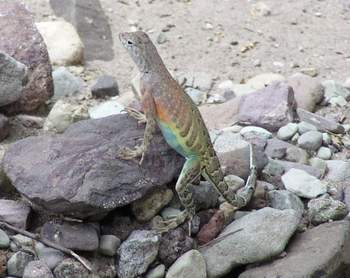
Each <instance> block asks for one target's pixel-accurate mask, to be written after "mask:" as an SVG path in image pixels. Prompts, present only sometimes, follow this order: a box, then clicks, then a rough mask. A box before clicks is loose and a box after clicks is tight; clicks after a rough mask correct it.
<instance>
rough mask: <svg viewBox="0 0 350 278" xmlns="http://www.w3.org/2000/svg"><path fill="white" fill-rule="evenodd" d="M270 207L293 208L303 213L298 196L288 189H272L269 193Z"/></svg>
mask: <svg viewBox="0 0 350 278" xmlns="http://www.w3.org/2000/svg"><path fill="white" fill-rule="evenodd" d="M268 194H269V200H270V205H271V207H273V208H275V209H280V210H284V209H294V210H295V211H297V212H298V214H300V215H302V214H303V213H304V204H303V202H302V201H301V200H300V198H299V197H298V196H297V195H295V194H294V193H292V192H290V191H288V190H272V191H270V192H269V193H268Z"/></svg>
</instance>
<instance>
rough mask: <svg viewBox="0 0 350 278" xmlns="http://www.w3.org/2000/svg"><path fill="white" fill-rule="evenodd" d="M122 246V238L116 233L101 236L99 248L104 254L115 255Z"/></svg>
mask: <svg viewBox="0 0 350 278" xmlns="http://www.w3.org/2000/svg"><path fill="white" fill-rule="evenodd" d="M119 246H120V239H119V238H117V237H116V236H114V235H103V236H101V237H100V246H99V248H98V250H99V252H100V253H101V254H102V255H106V256H110V257H112V256H114V255H115V254H116V253H117V249H118V248H119Z"/></svg>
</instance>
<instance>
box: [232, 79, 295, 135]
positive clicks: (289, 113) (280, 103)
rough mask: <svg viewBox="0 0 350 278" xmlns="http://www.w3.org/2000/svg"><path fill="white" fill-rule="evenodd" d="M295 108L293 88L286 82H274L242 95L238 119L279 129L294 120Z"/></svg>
mask: <svg viewBox="0 0 350 278" xmlns="http://www.w3.org/2000/svg"><path fill="white" fill-rule="evenodd" d="M295 108H296V104H295V99H294V93H293V89H292V88H291V87H289V86H288V85H286V84H285V83H273V84H271V85H270V86H268V87H266V88H263V89H261V90H259V91H256V92H254V93H251V94H249V95H247V96H244V97H242V99H241V102H240V105H239V112H238V121H239V122H240V123H242V124H245V125H255V126H259V127H263V128H265V129H267V130H269V131H277V130H278V129H279V128H280V127H282V126H284V125H286V124H287V123H289V122H292V121H293V120H294V118H295Z"/></svg>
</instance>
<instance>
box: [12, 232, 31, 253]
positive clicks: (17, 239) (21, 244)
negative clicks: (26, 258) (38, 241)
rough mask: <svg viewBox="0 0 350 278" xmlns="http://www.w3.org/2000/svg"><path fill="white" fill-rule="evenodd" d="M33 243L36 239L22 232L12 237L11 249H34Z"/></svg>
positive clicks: (15, 250)
mask: <svg viewBox="0 0 350 278" xmlns="http://www.w3.org/2000/svg"><path fill="white" fill-rule="evenodd" d="M33 244H34V241H33V239H31V238H30V237H27V236H24V235H21V234H16V235H14V236H12V237H11V243H10V249H11V251H13V252H17V251H21V250H30V251H34V249H33Z"/></svg>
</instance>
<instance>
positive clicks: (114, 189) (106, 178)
mask: <svg viewBox="0 0 350 278" xmlns="http://www.w3.org/2000/svg"><path fill="white" fill-rule="evenodd" d="M143 132H144V127H143V126H139V125H138V124H137V122H136V121H135V120H134V119H132V118H130V117H128V116H127V115H116V116H111V117H108V118H104V119H99V120H86V121H80V122H78V123H75V124H73V125H71V126H70V127H69V128H68V129H67V130H66V131H65V132H64V133H63V135H47V136H40V137H29V138H26V139H24V140H20V141H17V142H16V143H14V144H12V145H11V146H10V147H9V149H8V150H7V152H6V154H5V157H4V162H3V165H4V171H5V173H6V175H7V176H8V177H9V178H10V180H11V182H12V184H13V185H14V186H15V187H16V189H17V190H18V191H19V192H21V193H22V194H24V195H25V196H26V197H27V198H29V199H30V200H31V201H32V202H34V203H35V204H36V205H39V206H42V207H44V208H46V209H48V210H50V211H53V212H56V213H64V214H68V215H72V216H75V217H81V218H87V217H89V216H92V215H100V214H101V213H102V214H103V213H106V212H108V211H111V210H113V209H115V208H116V207H121V206H125V205H127V204H129V203H131V202H133V201H135V200H137V199H139V198H141V197H142V196H144V195H145V194H146V193H147V192H148V191H149V190H151V189H153V188H155V187H159V186H162V185H165V184H167V183H169V182H170V181H172V180H173V179H174V178H175V177H177V176H178V174H179V172H180V169H181V168H182V164H183V158H182V157H180V156H179V155H177V154H176V153H175V151H173V150H172V149H170V147H169V146H168V145H167V144H166V143H165V140H164V139H163V137H162V136H161V135H160V133H158V134H157V135H155V137H154V138H153V140H152V144H151V146H150V149H149V151H148V153H147V154H146V156H145V160H144V161H143V164H142V166H139V164H138V161H130V160H121V159H117V153H118V151H119V149H120V148H121V147H132V146H135V144H136V142H137V140H138V139H139V138H143ZM96 184H98V185H99V186H98V187H96ZM0 210H1V209H0Z"/></svg>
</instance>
